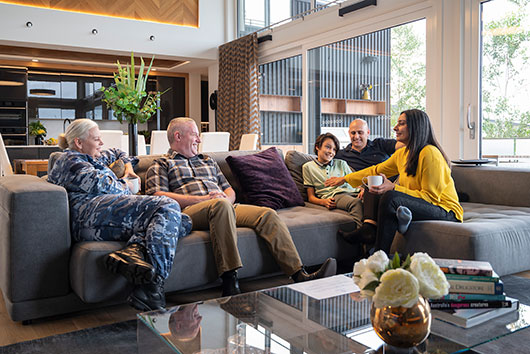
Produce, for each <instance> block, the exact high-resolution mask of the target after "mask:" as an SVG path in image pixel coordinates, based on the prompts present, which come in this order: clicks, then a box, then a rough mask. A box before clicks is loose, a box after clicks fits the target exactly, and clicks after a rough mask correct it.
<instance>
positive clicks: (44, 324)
mask: <svg viewBox="0 0 530 354" xmlns="http://www.w3.org/2000/svg"><path fill="white" fill-rule="evenodd" d="M516 275H518V276H522V277H525V278H530V271H525V272H521V273H518V274H516ZM288 282H289V280H288V279H287V277H285V276H278V277H272V278H268V279H264V280H259V281H254V282H241V289H242V290H243V291H254V290H257V289H264V288H268V287H273V286H278V285H282V284H287V283H288ZM219 295H220V290H219V289H210V290H203V291H200V292H195V293H186V294H173V295H170V296H168V297H167V302H168V306H175V305H178V304H184V303H190V302H194V301H199V300H207V299H212V298H215V297H218V296H219ZM136 313H137V311H136V310H134V309H132V308H131V307H129V306H128V305H125V304H124V305H116V306H111V307H106V308H102V309H96V310H90V311H84V312H79V313H75V314H68V315H63V316H55V317H48V318H45V319H41V320H35V321H33V323H32V324H30V325H26V326H25V325H22V323H21V322H13V321H11V319H10V318H9V315H8V314H7V312H6V307H5V303H4V298H3V296H2V293H1V292H0V347H1V346H5V345H9V344H13V343H18V342H23V341H27V340H33V339H37V338H44V337H48V336H52V335H55V334H61V333H68V332H72V331H77V330H80V329H85V328H92V327H98V326H103V325H106V324H111V323H116V322H121V321H127V320H131V319H135V318H136Z"/></svg>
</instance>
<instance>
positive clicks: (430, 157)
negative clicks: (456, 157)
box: [325, 109, 464, 253]
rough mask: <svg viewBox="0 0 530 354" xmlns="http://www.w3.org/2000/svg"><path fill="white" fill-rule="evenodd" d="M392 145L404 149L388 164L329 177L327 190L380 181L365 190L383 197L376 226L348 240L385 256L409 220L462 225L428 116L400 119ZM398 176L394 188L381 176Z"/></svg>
mask: <svg viewBox="0 0 530 354" xmlns="http://www.w3.org/2000/svg"><path fill="white" fill-rule="evenodd" d="M394 131H395V132H396V140H397V141H398V142H402V143H403V144H405V148H404V149H399V150H397V151H396V152H395V153H394V154H393V155H392V156H391V157H390V158H389V159H388V160H386V161H384V162H382V163H380V164H378V165H375V166H371V167H368V168H365V169H364V170H360V171H357V172H353V173H350V174H348V175H346V176H345V177H332V178H329V179H328V180H326V182H325V185H326V186H336V185H341V184H343V183H344V182H348V183H349V184H350V185H352V186H354V187H356V186H359V185H361V183H362V178H363V177H366V176H373V175H382V176H383V183H382V184H381V185H379V186H373V187H372V188H370V192H372V193H376V194H382V197H381V200H380V202H379V208H378V213H377V220H376V225H373V224H363V226H361V228H359V229H357V230H355V231H354V232H352V233H350V234H349V235H348V236H347V241H349V242H351V243H355V242H357V243H373V242H374V241H375V250H383V251H385V252H387V253H388V252H389V251H390V246H391V245H392V241H393V239H394V234H395V233H396V231H397V230H398V226H400V227H399V228H400V231H402V230H404V231H406V229H407V227H408V223H409V222H410V220H411V219H412V220H446V221H455V222H462V220H463V215H464V210H463V209H462V207H461V206H460V203H459V202H458V196H457V194H456V189H455V183H454V181H453V178H452V177H451V170H450V168H449V161H448V159H447V157H446V155H445V153H444V152H443V150H442V148H441V147H440V144H438V142H437V141H436V138H435V137H434V132H433V129H432V126H431V122H430V120H429V117H428V116H427V114H426V113H425V112H423V111H421V110H418V109H411V110H407V111H404V112H402V113H401V115H400V116H399V118H398V122H397V124H396V126H395V127H394ZM395 175H399V184H394V183H392V182H391V181H389V180H388V179H387V178H386V176H395Z"/></svg>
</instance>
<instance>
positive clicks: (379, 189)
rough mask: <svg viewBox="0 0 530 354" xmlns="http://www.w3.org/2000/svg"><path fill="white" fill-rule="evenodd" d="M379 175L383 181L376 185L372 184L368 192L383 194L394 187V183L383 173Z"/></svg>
mask: <svg viewBox="0 0 530 354" xmlns="http://www.w3.org/2000/svg"><path fill="white" fill-rule="evenodd" d="M381 176H383V183H381V184H380V185H378V186H372V187H371V188H370V190H369V191H370V193H374V194H383V193H385V192H388V191H391V190H393V189H394V188H396V185H395V184H394V183H392V182H390V180H389V179H388V178H386V176H385V175H384V174H382V173H381Z"/></svg>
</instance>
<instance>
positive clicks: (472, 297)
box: [437, 293, 506, 301]
mask: <svg viewBox="0 0 530 354" xmlns="http://www.w3.org/2000/svg"><path fill="white" fill-rule="evenodd" d="M437 300H446V301H447V300H451V301H457V300H468V301H469V300H506V295H504V294H499V295H489V294H463V293H458V294H447V295H445V296H444V297H442V298H440V299H437Z"/></svg>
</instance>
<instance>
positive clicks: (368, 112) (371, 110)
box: [320, 98, 386, 116]
mask: <svg viewBox="0 0 530 354" xmlns="http://www.w3.org/2000/svg"><path fill="white" fill-rule="evenodd" d="M385 105H386V102H385V101H371V100H345V99H336V98H322V99H321V100H320V110H321V112H322V113H328V114H355V115H363V116H380V115H385V114H386V112H385Z"/></svg>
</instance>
